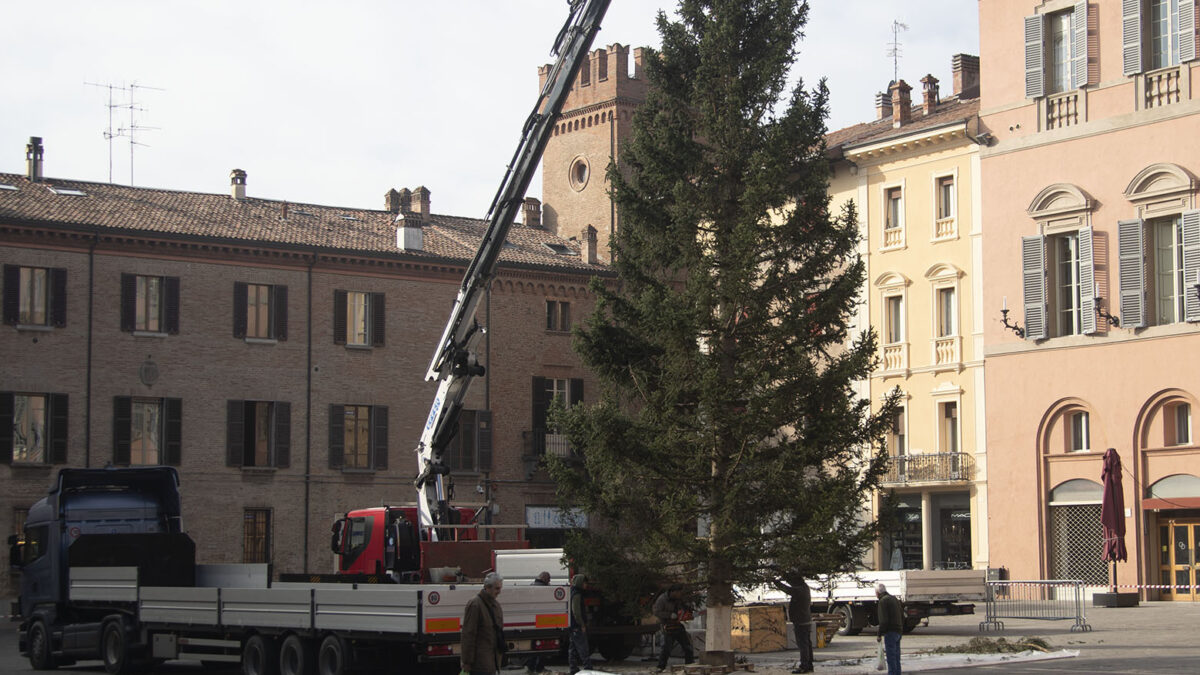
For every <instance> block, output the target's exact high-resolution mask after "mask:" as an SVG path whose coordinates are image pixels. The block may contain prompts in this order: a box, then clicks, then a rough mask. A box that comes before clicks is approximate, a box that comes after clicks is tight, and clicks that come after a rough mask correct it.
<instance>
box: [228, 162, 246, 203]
mask: <svg viewBox="0 0 1200 675" xmlns="http://www.w3.org/2000/svg"><path fill="white" fill-rule="evenodd" d="M229 185H230V188H231V190H232V196H233V198H234V199H236V200H238V201H241V200H243V199H245V198H246V172H245V171H242V170H241V169H234V170H233V171H231V172H230V173H229Z"/></svg>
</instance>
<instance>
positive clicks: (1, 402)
mask: <svg viewBox="0 0 1200 675" xmlns="http://www.w3.org/2000/svg"><path fill="white" fill-rule="evenodd" d="M9 267H12V265H5V266H4V268H5V269H4V276H5V280H6V281H7V278H8V268H9ZM7 288H8V287H7V286H5V295H7V294H8V291H7ZM15 408H16V396H15V395H13V393H12V392H8V391H3V392H0V464H12V455H13V414H14V413H15Z"/></svg>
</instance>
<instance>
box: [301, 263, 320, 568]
mask: <svg viewBox="0 0 1200 675" xmlns="http://www.w3.org/2000/svg"><path fill="white" fill-rule="evenodd" d="M316 264H317V254H316V253H313V255H312V259H311V260H309V263H308V300H307V302H308V311H306V312H305V323H306V326H305V333H306V335H305V339H306V340H307V342H308V344H307V347H306V349H307V354H306V355H305V385H304V565H303V566H302V568H301V569H303V570H304V571H306V572H307V571H308V570H309V567H308V529H309V512H310V511H311V510H312V508H311V507H312V390H313V320H312V313H313V298H312V294H313V266H314V265H316Z"/></svg>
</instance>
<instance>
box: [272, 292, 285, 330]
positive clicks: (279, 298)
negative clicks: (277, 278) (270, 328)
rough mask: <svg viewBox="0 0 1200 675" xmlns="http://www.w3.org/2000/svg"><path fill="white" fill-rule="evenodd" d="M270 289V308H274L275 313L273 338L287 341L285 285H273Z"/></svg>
mask: <svg viewBox="0 0 1200 675" xmlns="http://www.w3.org/2000/svg"><path fill="white" fill-rule="evenodd" d="M271 290H272V291H273V293H272V296H271V302H272V303H273V306H272V307H271V309H272V310H274V315H275V326H274V328H275V339H276V340H279V341H280V342H285V341H287V327H288V315H287V286H282V285H280V286H273V287H272V288H271Z"/></svg>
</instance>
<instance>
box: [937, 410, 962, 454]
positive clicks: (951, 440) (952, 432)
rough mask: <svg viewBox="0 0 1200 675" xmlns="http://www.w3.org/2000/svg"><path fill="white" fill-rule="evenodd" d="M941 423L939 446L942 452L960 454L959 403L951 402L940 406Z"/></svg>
mask: <svg viewBox="0 0 1200 675" xmlns="http://www.w3.org/2000/svg"><path fill="white" fill-rule="evenodd" d="M938 409H939V413H940V414H939V415H938V417H940V418H941V419H940V422H939V425H938V426H939V429H938V431H939V433H938V436H939V438H938V441H939V443H938V446H939V449H940V450H941V451H942V452H958V403H957V402H956V401H950V402H947V403H942V404H939V405H938Z"/></svg>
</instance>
